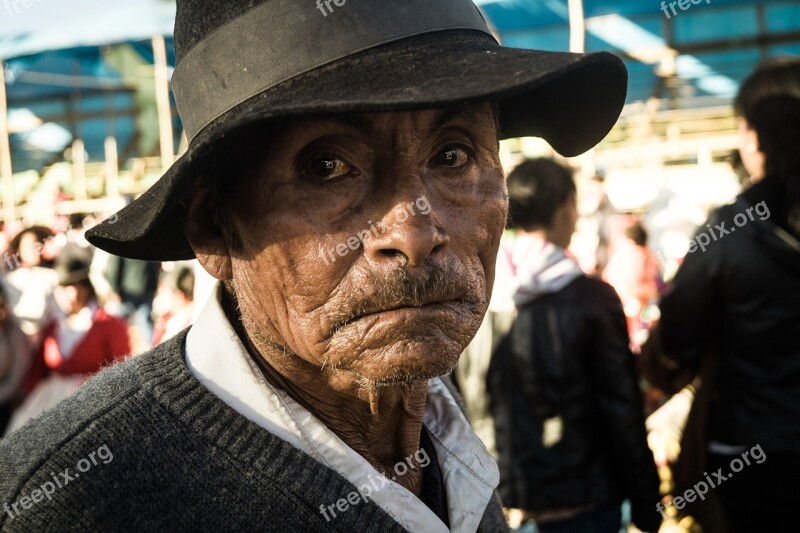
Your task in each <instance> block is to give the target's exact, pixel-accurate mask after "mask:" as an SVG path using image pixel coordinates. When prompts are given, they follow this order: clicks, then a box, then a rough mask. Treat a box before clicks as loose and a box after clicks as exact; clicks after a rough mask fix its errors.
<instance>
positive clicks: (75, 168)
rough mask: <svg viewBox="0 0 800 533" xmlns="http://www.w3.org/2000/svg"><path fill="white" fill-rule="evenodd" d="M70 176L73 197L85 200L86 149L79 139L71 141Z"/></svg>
mask: <svg viewBox="0 0 800 533" xmlns="http://www.w3.org/2000/svg"><path fill="white" fill-rule="evenodd" d="M72 178H73V185H74V186H75V199H76V200H86V198H87V197H88V195H87V194H86V151H85V147H84V145H83V141H82V140H81V139H75V140H74V141H72Z"/></svg>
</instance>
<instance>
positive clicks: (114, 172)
mask: <svg viewBox="0 0 800 533" xmlns="http://www.w3.org/2000/svg"><path fill="white" fill-rule="evenodd" d="M105 152H106V194H108V196H109V198H117V197H119V155H118V152H117V139H115V138H114V137H113V136H111V135H109V136H108V137H106V142H105Z"/></svg>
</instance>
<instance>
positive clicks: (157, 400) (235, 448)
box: [0, 332, 507, 532]
mask: <svg viewBox="0 0 800 533" xmlns="http://www.w3.org/2000/svg"><path fill="white" fill-rule="evenodd" d="M185 339H186V333H185V332H184V333H183V334H181V335H179V336H178V337H176V338H174V339H172V340H170V341H168V342H167V343H165V344H163V345H161V346H159V347H157V348H155V349H154V350H151V351H150V352H148V353H146V354H143V355H140V356H137V357H135V358H132V359H130V360H128V361H127V362H125V363H123V364H120V365H117V366H115V367H112V368H109V369H107V370H105V371H103V372H101V373H100V374H99V375H98V376H96V377H95V378H94V379H92V380H90V381H89V382H88V383H87V384H86V385H85V386H84V387H83V388H82V389H81V390H79V391H78V393H77V394H75V395H74V396H72V397H70V398H69V399H67V400H66V401H65V402H63V403H62V404H60V405H59V406H58V407H56V408H55V409H53V410H51V411H48V412H47V413H45V414H44V415H42V416H41V417H39V418H37V419H36V420H34V421H33V422H31V423H29V424H28V425H26V426H25V427H23V428H22V429H20V430H18V431H17V432H15V433H13V434H11V435H10V436H8V437H6V438H5V439H3V440H0V505H3V504H4V503H5V505H4V507H3V510H2V513H0V530H2V531H21V532H23V531H24V532H31V531H36V532H38V531H162V530H169V531H290V532H291V531H302V532H306V531H308V532H311V531H347V532H360V531H403V528H402V527H401V526H400V525H399V524H398V523H397V522H395V521H394V520H393V519H392V518H391V517H390V516H389V515H388V514H387V513H385V512H384V511H383V510H382V509H381V508H380V507H379V506H377V505H376V504H375V503H374V502H372V501H369V502H367V503H365V502H363V501H361V502H360V503H359V504H358V505H357V506H354V507H353V508H352V509H350V510H348V511H347V512H342V513H339V514H338V515H337V517H336V518H335V519H332V520H331V521H326V519H325V518H324V517H323V515H322V514H321V513H320V505H321V504H326V505H327V504H329V503H332V502H336V501H338V500H339V499H340V498H345V499H346V498H347V497H348V494H351V493H353V492H354V491H356V488H355V487H354V486H353V485H352V484H351V483H349V482H348V481H347V480H346V479H344V478H343V477H341V476H340V475H339V474H338V473H336V472H335V471H333V470H331V469H329V468H327V467H326V466H324V465H322V464H320V463H318V462H317V461H315V460H314V459H313V458H312V457H310V456H309V455H307V454H305V453H303V452H301V451H300V450H298V449H296V448H294V447H293V446H291V445H290V444H288V443H287V442H285V441H283V440H281V439H279V438H278V437H276V436H274V435H272V434H271V433H269V432H268V431H266V430H264V429H263V428H261V427H259V426H257V425H256V424H254V423H252V422H250V421H249V420H247V419H246V418H245V417H243V416H242V415H240V414H239V413H237V412H236V411H234V410H233V409H231V408H230V407H229V406H228V405H226V404H225V403H224V402H223V401H222V400H220V399H219V398H217V397H216V396H214V395H213V394H212V393H211V392H209V391H208V390H207V389H206V388H204V387H203V386H202V385H201V384H200V382H198V381H197V380H196V379H195V378H194V377H193V376H192V375H191V373H190V372H189V371H188V369H187V368H186V365H185V363H184V358H183V345H184V342H185ZM480 531H507V529H506V527H505V524H504V522H503V518H502V514H501V510H500V506H499V504H498V503H497V501H496V499H493V500H492V502H491V503H490V505H489V506H488V508H487V510H486V512H485V514H484V517H483V521H482V522H481V529H480Z"/></svg>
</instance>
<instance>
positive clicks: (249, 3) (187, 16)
mask: <svg viewBox="0 0 800 533" xmlns="http://www.w3.org/2000/svg"><path fill="white" fill-rule="evenodd" d="M269 1H270V0H226V1H225V2H209V1H208V0H178V2H177V11H176V15H175V32H174V40H175V56H176V59H177V61H178V63H180V61H181V60H182V59H183V58H184V56H185V55H186V54H187V53H188V52H189V50H191V49H192V48H194V46H195V45H196V44H197V43H199V42H200V41H202V40H203V39H204V38H205V37H206V36H207V35H209V34H210V33H212V32H213V31H214V30H216V29H217V28H219V27H220V26H222V25H224V24H226V23H228V22H230V21H231V20H233V19H235V18H236V17H238V16H239V15H242V14H244V13H246V12H247V11H249V10H250V9H253V8H254V7H257V6H259V5H261V4H263V3H266V2H269Z"/></svg>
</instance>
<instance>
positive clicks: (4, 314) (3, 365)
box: [0, 288, 32, 435]
mask: <svg viewBox="0 0 800 533" xmlns="http://www.w3.org/2000/svg"><path fill="white" fill-rule="evenodd" d="M31 355H32V354H31V347H30V344H29V343H28V339H27V337H25V334H24V333H23V332H22V330H21V329H20V327H19V325H18V324H17V321H16V319H15V318H14V315H13V314H12V313H11V309H10V307H9V305H8V302H6V297H5V293H4V292H3V290H2V288H0V435H2V434H3V431H4V430H5V428H6V424H8V421H9V419H10V418H11V414H12V412H13V410H14V409H15V408H16V406H17V404H18V402H19V401H21V400H22V398H23V384H24V382H25V378H26V376H27V375H28V370H29V368H30V366H31Z"/></svg>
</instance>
